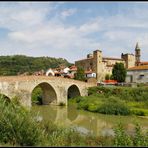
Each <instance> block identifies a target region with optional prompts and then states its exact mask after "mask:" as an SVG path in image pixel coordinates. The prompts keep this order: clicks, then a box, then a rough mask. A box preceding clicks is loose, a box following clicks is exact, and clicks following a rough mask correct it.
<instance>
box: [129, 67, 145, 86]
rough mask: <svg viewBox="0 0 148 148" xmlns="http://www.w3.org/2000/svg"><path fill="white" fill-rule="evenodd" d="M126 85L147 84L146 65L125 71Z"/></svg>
mask: <svg viewBox="0 0 148 148" xmlns="http://www.w3.org/2000/svg"><path fill="white" fill-rule="evenodd" d="M126 82H127V83H148V65H139V66H135V67H131V68H129V69H128V70H127V76H126Z"/></svg>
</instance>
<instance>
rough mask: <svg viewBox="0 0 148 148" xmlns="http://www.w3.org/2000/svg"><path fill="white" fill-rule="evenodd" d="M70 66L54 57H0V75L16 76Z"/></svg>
mask: <svg viewBox="0 0 148 148" xmlns="http://www.w3.org/2000/svg"><path fill="white" fill-rule="evenodd" d="M61 65H63V66H71V65H72V63H69V62H68V61H67V60H66V59H63V58H54V57H31V56H26V55H11V56H0V75H1V76H5V75H7V76H8V75H18V74H23V73H25V72H29V74H32V73H34V72H36V71H40V70H44V71H46V70H47V69H48V68H56V67H59V66H61Z"/></svg>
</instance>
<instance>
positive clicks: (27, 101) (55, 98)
mask: <svg viewBox="0 0 148 148" xmlns="http://www.w3.org/2000/svg"><path fill="white" fill-rule="evenodd" d="M37 86H40V87H41V88H42V90H43V100H42V101H43V104H49V103H51V104H54V105H59V104H60V103H61V102H62V103H64V104H66V105H67V100H68V97H74V96H75V95H79V94H80V95H81V96H86V95H87V88H88V87H89V86H90V85H88V84H87V83H85V82H79V81H75V80H68V79H64V78H63V79H57V78H55V79H38V78H36V79H32V80H31V79H29V80H23V79H22V80H17V78H16V80H15V81H1V80H0V94H4V95H6V96H7V97H9V98H10V100H11V99H12V98H14V97H17V98H19V99H20V103H21V104H22V105H24V106H29V107H30V106H31V104H32V102H31V95H32V92H33V90H34V89H35V88H36V87H37Z"/></svg>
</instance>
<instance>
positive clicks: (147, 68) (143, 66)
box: [128, 65, 148, 70]
mask: <svg viewBox="0 0 148 148" xmlns="http://www.w3.org/2000/svg"><path fill="white" fill-rule="evenodd" d="M128 70H148V65H140V66H135V67H131V68H129V69H128Z"/></svg>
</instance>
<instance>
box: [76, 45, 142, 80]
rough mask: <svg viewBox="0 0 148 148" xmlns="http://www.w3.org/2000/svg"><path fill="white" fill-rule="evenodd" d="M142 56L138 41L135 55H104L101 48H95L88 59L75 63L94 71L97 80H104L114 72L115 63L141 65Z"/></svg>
mask: <svg viewBox="0 0 148 148" xmlns="http://www.w3.org/2000/svg"><path fill="white" fill-rule="evenodd" d="M140 56H141V55H140V48H139V45H138V43H137V44H136V47H135V55H134V54H130V53H126V54H123V53H122V54H121V58H114V57H103V53H102V51H101V50H95V51H93V54H88V55H87V58H86V59H82V60H78V61H75V65H76V66H77V67H83V68H84V70H85V71H92V73H93V76H96V79H97V82H102V81H104V80H105V76H106V74H110V75H111V74H112V69H113V66H114V65H115V63H123V64H124V66H125V67H126V68H127V69H128V68H131V67H134V66H139V65H140V64H142V62H140ZM143 64H144V63H143ZM94 74H95V75H94Z"/></svg>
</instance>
